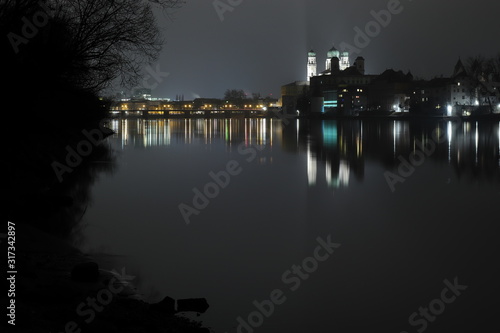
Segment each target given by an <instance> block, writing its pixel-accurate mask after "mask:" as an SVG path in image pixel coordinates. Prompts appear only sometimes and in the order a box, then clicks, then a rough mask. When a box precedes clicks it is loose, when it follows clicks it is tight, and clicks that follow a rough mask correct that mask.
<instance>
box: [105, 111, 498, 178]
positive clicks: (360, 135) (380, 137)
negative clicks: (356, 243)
mask: <svg viewBox="0 0 500 333" xmlns="http://www.w3.org/2000/svg"><path fill="white" fill-rule="evenodd" d="M111 128H112V129H113V130H114V131H115V132H116V134H115V135H114V136H113V138H112V140H114V141H115V143H116V146H117V147H120V149H126V148H129V147H133V148H151V147H157V146H169V145H173V144H195V145H199V144H203V145H208V146H210V145H212V144H215V143H217V144H218V143H220V142H224V144H225V145H226V146H227V147H229V148H231V147H233V146H235V145H237V144H240V143H241V142H244V143H245V145H246V146H250V145H256V146H265V147H270V148H272V147H273V146H275V145H278V146H280V148H281V149H283V150H284V151H288V152H293V153H295V152H301V153H305V155H306V160H307V161H306V163H307V165H306V169H307V179H308V184H309V186H315V185H317V184H318V183H325V184H326V185H327V186H329V187H346V186H348V185H349V182H350V180H351V179H352V178H353V177H354V179H356V180H358V181H362V180H363V178H364V169H365V163H366V161H367V160H374V161H377V162H379V163H381V164H382V165H383V166H384V167H385V168H387V169H394V168H395V167H397V166H398V165H399V164H400V163H401V158H404V159H408V157H409V156H410V155H412V154H416V153H418V152H419V151H420V152H422V149H424V151H423V152H424V153H426V154H425V157H426V159H429V160H431V161H434V162H436V163H443V162H447V164H449V165H451V166H453V169H454V170H455V171H456V173H457V174H458V175H459V176H461V175H469V176H471V177H486V178H488V179H489V178H495V179H498V177H499V173H498V171H499V166H500V126H499V123H497V122H462V121H459V120H455V121H439V120H436V121H397V120H382V121H375V120H356V121H336V120H325V121H312V120H311V121H308V120H304V121H299V120H296V121H290V122H286V123H284V122H282V121H280V120H276V119H265V118H262V119H210V120H206V119H173V120H161V119H153V120H148V119H114V120H112V121H111ZM436 135H437V137H439V138H444V140H440V142H436ZM434 145H435V149H431V148H432V147H434ZM426 149H427V150H426ZM230 150H231V149H230ZM431 150H432V152H431V153H428V154H427V152H428V151H431ZM320 167H321V170H320V169H319V168H320Z"/></svg>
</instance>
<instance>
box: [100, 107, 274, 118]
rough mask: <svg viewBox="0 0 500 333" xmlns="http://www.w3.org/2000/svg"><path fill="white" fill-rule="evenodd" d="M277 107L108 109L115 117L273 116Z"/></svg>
mask: <svg viewBox="0 0 500 333" xmlns="http://www.w3.org/2000/svg"><path fill="white" fill-rule="evenodd" d="M279 110H280V109H279V108H270V109H268V110H262V109H254V110H249V109H232V110H192V109H189V110H185V109H183V110H110V111H109V113H110V115H111V116H115V117H156V118H236V117H237V118H254V117H275V116H276V114H277V113H278V112H279Z"/></svg>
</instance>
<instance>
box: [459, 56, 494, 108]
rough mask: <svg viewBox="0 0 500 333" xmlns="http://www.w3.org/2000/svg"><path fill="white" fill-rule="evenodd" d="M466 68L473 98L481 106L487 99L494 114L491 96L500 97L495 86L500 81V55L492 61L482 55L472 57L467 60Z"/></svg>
mask: <svg viewBox="0 0 500 333" xmlns="http://www.w3.org/2000/svg"><path fill="white" fill-rule="evenodd" d="M466 67H467V73H468V75H469V77H470V80H471V96H474V98H475V99H476V100H477V101H478V102H479V104H480V105H482V104H483V99H486V100H487V101H488V105H489V109H490V113H493V110H494V106H493V103H492V100H491V96H492V95H496V96H497V98H498V97H499V92H498V87H496V86H495V84H498V81H499V72H500V54H499V55H497V56H496V57H494V58H490V59H487V58H485V57H483V56H481V55H478V56H475V57H470V58H468V59H467V63H466Z"/></svg>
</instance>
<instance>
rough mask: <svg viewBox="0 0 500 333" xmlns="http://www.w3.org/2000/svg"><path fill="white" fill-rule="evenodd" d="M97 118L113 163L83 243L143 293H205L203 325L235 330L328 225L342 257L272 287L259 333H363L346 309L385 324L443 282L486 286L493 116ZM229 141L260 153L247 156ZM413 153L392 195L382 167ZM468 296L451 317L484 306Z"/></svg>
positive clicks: (395, 324) (398, 323) (496, 146)
mask: <svg viewBox="0 0 500 333" xmlns="http://www.w3.org/2000/svg"><path fill="white" fill-rule="evenodd" d="M112 127H113V129H115V130H116V134H115V135H114V136H113V137H110V138H109V139H108V141H109V142H110V144H111V145H112V146H113V147H114V149H115V150H117V151H120V150H121V152H120V153H119V154H118V156H119V158H118V162H117V163H118V164H119V166H120V168H119V170H118V172H117V173H116V174H114V175H113V176H112V177H109V178H108V179H106V180H105V181H102V182H101V183H99V184H96V186H95V193H94V197H95V198H98V199H99V200H96V202H95V205H94V206H93V207H91V208H90V209H89V210H88V211H87V213H86V222H87V223H88V224H87V226H88V228H86V229H85V230H83V232H84V238H86V243H85V244H84V245H85V247H83V248H82V249H83V250H84V251H86V250H89V249H90V250H95V251H102V252H106V253H111V254H123V255H126V256H130V259H129V258H127V262H126V267H127V271H129V270H130V272H131V273H132V274H133V275H136V276H140V277H141V278H140V279H138V281H137V282H136V284H137V287H138V288H139V290H140V291H141V293H144V294H145V296H146V298H147V299H149V300H153V301H157V300H159V299H161V298H162V297H164V296H166V295H168V296H170V297H173V298H186V297H206V298H207V299H208V300H209V303H210V306H211V307H210V310H209V311H208V312H207V313H206V314H204V316H205V317H204V319H206V320H207V322H208V323H209V324H210V325H212V326H213V327H215V328H216V331H217V332H235V331H236V328H235V325H236V321H235V318H237V317H238V316H244V315H245V314H248V313H250V312H251V311H253V310H254V307H253V306H252V302H253V300H255V299H257V300H259V301H260V300H263V299H264V298H265V297H268V296H269V291H271V290H274V289H276V288H283V290H287V289H286V286H283V283H282V281H281V280H280V278H281V277H282V274H283V272H284V271H285V270H286V269H289V268H290V267H291V265H292V264H296V263H300V262H301V261H302V260H303V259H304V258H306V257H307V256H310V255H311V251H312V249H313V248H314V246H315V244H316V242H315V240H316V238H317V237H318V236H325V235H329V234H331V235H332V239H333V240H334V241H337V240H338V241H339V242H341V243H342V247H341V251H342V253H339V255H338V256H337V255H336V256H334V257H332V259H331V261H328V262H325V263H322V264H321V268H320V269H319V270H318V272H317V273H314V276H313V277H311V279H310V280H308V281H304V284H303V287H301V289H300V291H299V290H298V291H297V292H295V293H293V294H292V293H289V294H287V296H290V297H289V301H287V302H286V303H285V304H283V305H280V307H279V308H276V312H275V314H274V315H273V316H272V317H271V318H266V323H265V325H266V326H263V327H261V328H259V332H310V331H311V332H313V331H314V332H326V331H328V330H338V331H342V332H359V331H363V330H370V329H372V330H373V327H372V326H373V323H372V322H371V321H370V320H367V321H362V322H359V320H358V319H359V318H371V319H374V318H383V320H385V321H386V322H384V324H385V326H384V327H383V328H380V329H378V328H379V326H381V325H379V324H380V323H378V322H377V325H375V326H376V327H377V329H378V331H384V332H385V331H387V332H389V331H391V332H400V331H401V330H402V329H404V328H405V327H407V326H408V324H407V318H408V316H409V314H411V313H412V312H413V311H415V310H416V309H418V306H419V304H424V303H423V302H425V301H426V302H427V304H428V302H429V300H432V299H434V298H435V297H436V295H435V293H436V283H437V284H439V283H441V281H443V279H444V278H453V277H454V276H456V275H458V276H459V277H460V281H462V279H463V281H464V282H463V283H465V284H467V283H469V281H470V283H471V285H472V283H473V282H474V281H476V282H477V279H476V280H474V279H475V277H474V275H476V276H482V277H484V279H485V280H486V281H484V283H482V281H481V282H479V283H477V284H475V287H474V288H477V286H479V288H481V286H483V285H484V293H483V294H481V293H476V294H474V292H473V291H472V289H473V287H472V286H471V288H470V290H471V295H472V294H474V295H478V296H476V297H477V298H478V299H479V298H480V297H481V298H483V296H484V295H491V290H490V288H497V287H496V284H497V283H496V280H494V279H495V275H494V274H493V273H492V270H493V266H494V265H493V263H494V262H496V261H498V258H496V257H495V256H496V253H498V251H497V249H496V247H498V246H497V245H496V244H497V243H498V242H496V239H497V238H498V231H497V228H496V225H497V223H496V220H495V216H496V211H495V202H496V201H497V200H498V199H497V197H498V185H497V184H498V183H495V182H493V181H496V182H498V180H499V174H500V172H499V171H500V165H499V153H500V142H499V140H500V137H499V124H498V123H487V122H477V123H476V122H464V123H460V122H456V121H455V122H448V121H441V120H436V121H432V120H429V121H394V120H378V121H376V120H362V121H361V120H357V121H341V120H337V121H334V120H329V121H312V120H311V121H307V120H289V121H287V122H282V121H280V120H276V119H212V120H203V119H191V120H189V119H171V120H167V121H165V120H151V119H128V120H121V119H116V120H113V123H112ZM436 137H438V138H439V140H438V141H439V142H437V141H436V139H435V138H436ZM241 146H243V147H245V148H246V147H250V146H252V147H253V148H260V150H259V149H255V151H257V152H258V153H257V154H256V156H255V157H256V158H255V159H254V160H252V161H248V160H247V157H249V155H243V154H241V153H240V152H239V149H238V148H239V147H241ZM427 150H429V151H431V153H429V154H428V155H425V161H424V162H425V163H422V165H421V166H420V167H419V168H420V169H419V170H418V172H416V173H415V176H413V177H412V179H411V180H409V181H408V182H405V184H404V185H402V187H401V190H399V188H398V195H393V193H391V191H390V190H389V187H388V186H387V184H386V182H385V179H384V171H389V170H393V171H394V172H396V171H395V170H397V169H398V166H399V165H400V163H401V158H403V159H410V156H412V154H414V153H416V152H419V151H427ZM230 160H235V161H238V163H239V164H240V166H241V167H242V172H241V174H239V175H238V176H235V177H234V178H231V180H230V185H228V186H226V187H224V188H222V187H221V189H220V193H219V195H218V196H216V197H213V196H212V197H211V198H210V202H209V203H208V204H206V206H204V207H199V211H200V212H199V214H198V215H196V216H195V215H193V216H192V219H191V224H190V225H186V223H185V222H184V220H183V217H182V215H181V214H180V212H179V204H180V203H185V204H187V205H193V206H194V204H193V199H194V193H195V192H194V191H193V189H194V188H196V189H199V190H200V191H203V189H204V187H205V185H206V184H207V183H208V182H212V181H213V179H212V178H211V177H210V176H209V173H210V172H215V173H217V172H220V171H222V170H224V168H225V167H226V164H227V162H228V161H230ZM264 166H265V167H264ZM450 174H454V176H453V177H451V176H450ZM443 178H444V179H443ZM448 178H452V180H453V181H452V182H450V183H447V182H446V180H448ZM459 178H464V179H460V180H461V181H460V182H458V181H456V180H457V179H459ZM492 180H493V181H492ZM479 183H480V184H481V186H476V185H477V184H479ZM196 193H197V192H196ZM492 217H493V218H492ZM485 231H486V232H485ZM117 267H120V265H117ZM467 279H469V280H467ZM415 286H420V289H419V288H415ZM497 289H498V288H497ZM497 289H495V290H497ZM437 292H439V290H438V291H437ZM438 295H439V294H438ZM464 304H466V302H464ZM467 304H469V305H468V306H469V307H468V308H467V310H463V311H462V312H459V313H457V316H458V317H462V316H465V314H466V313H468V310H469V309H471V308H477V307H478V304H480V305H481V306H482V304H483V303H480V302H477V303H474V302H472V303H467ZM485 308H486V305H484V306H483V307H482V308H481V310H483V309H485ZM387 313H391V314H393V315H391V316H390V317H387ZM311 325H313V326H314V327H312V326H311ZM353 325H354V326H353ZM375 326H374V327H375ZM382 326H383V325H382ZM345 328H348V329H345ZM448 331H450V330H448Z"/></svg>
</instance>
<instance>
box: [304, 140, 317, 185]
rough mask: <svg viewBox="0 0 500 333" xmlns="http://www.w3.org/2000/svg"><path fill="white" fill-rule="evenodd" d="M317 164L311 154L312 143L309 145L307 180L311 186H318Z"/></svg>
mask: <svg viewBox="0 0 500 333" xmlns="http://www.w3.org/2000/svg"><path fill="white" fill-rule="evenodd" d="M317 167H318V166H317V162H316V158H315V157H314V156H313V154H312V152H311V146H310V143H308V144H307V180H308V182H309V186H313V185H316V173H317Z"/></svg>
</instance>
